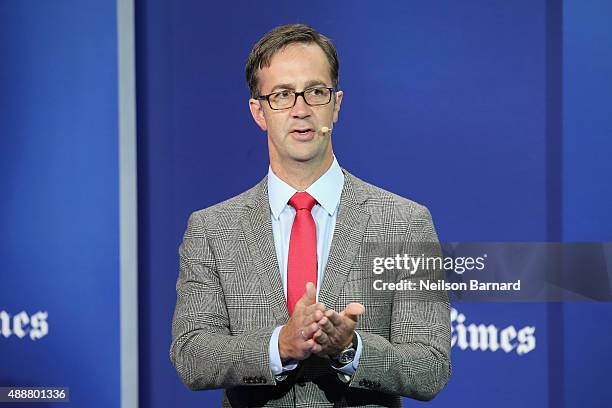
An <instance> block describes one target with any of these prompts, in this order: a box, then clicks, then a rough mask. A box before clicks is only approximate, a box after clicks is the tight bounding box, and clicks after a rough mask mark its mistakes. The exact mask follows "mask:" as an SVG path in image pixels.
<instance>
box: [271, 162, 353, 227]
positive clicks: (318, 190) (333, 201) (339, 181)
mask: <svg viewBox="0 0 612 408" xmlns="http://www.w3.org/2000/svg"><path fill="white" fill-rule="evenodd" d="M343 187H344V174H343V173H342V170H341V169H340V165H339V164H338V161H337V160H336V156H334V161H333V162H332V165H331V166H330V167H329V169H327V171H326V172H325V173H324V174H323V175H322V176H321V177H319V178H318V179H317V180H316V181H315V182H314V183H312V185H311V186H310V187H308V188H307V189H306V192H307V193H308V194H310V195H311V196H313V197H314V199H315V200H317V203H319V204H320V205H321V207H323V209H324V210H325V211H326V212H327V213H328V214H329V215H334V213H335V212H336V209H337V208H338V204H339V203H340V195H341V194H342V188H343ZM296 192H297V190H296V189H294V188H293V187H291V186H290V185H289V184H287V183H285V182H284V181H283V180H281V179H280V178H278V176H277V175H276V174H274V172H273V171H272V167H269V168H268V201H269V203H270V210H271V211H272V215H273V216H274V218H275V219H278V217H280V214H281V212H283V210H284V209H285V206H286V205H287V202H288V201H289V199H290V198H291V197H292V196H293V194H295V193H296Z"/></svg>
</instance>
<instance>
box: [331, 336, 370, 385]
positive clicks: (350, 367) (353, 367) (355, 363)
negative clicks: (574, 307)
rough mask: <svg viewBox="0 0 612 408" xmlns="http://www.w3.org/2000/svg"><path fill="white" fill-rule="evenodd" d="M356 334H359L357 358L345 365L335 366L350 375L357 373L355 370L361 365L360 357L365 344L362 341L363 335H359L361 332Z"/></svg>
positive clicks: (337, 369)
mask: <svg viewBox="0 0 612 408" xmlns="http://www.w3.org/2000/svg"><path fill="white" fill-rule="evenodd" d="M355 334H356V335H357V350H355V358H354V359H353V361H352V362H350V363H348V364H347V365H345V366H343V367H339V368H336V367H333V368H334V369H336V371H339V372H341V373H344V374H348V375H353V374H355V371H357V367H358V366H359V359H360V358H361V351H362V350H363V344H362V342H361V336H360V335H359V333H357V332H355Z"/></svg>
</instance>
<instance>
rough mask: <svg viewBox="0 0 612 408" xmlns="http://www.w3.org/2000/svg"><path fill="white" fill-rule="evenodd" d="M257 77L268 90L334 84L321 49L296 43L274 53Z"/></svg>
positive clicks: (315, 45)
mask: <svg viewBox="0 0 612 408" xmlns="http://www.w3.org/2000/svg"><path fill="white" fill-rule="evenodd" d="M258 77H259V80H260V84H261V85H263V86H265V87H279V86H281V85H286V86H287V87H301V86H312V85H318V84H321V85H326V84H331V67H330V65H329V61H328V60H327V57H326V55H325V53H324V52H323V50H322V49H321V47H319V45H317V44H315V43H308V44H306V43H294V44H289V45H288V46H286V47H284V48H283V49H281V50H279V51H277V52H276V53H274V55H272V58H270V64H269V66H266V67H261V68H260V69H259V71H258Z"/></svg>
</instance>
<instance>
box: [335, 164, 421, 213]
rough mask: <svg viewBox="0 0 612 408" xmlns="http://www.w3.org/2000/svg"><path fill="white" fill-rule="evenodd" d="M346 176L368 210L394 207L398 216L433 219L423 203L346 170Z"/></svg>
mask: <svg viewBox="0 0 612 408" xmlns="http://www.w3.org/2000/svg"><path fill="white" fill-rule="evenodd" d="M345 176H346V177H347V179H348V181H349V182H350V183H351V186H352V188H353V190H354V192H355V197H356V198H357V199H358V201H360V202H361V203H362V206H363V207H364V208H365V209H366V210H367V211H368V212H371V211H372V212H381V211H385V210H386V209H392V210H393V212H394V214H395V215H396V217H400V218H415V217H416V218H426V219H431V214H430V213H429V210H428V209H427V207H426V206H424V205H423V204H420V203H418V202H416V201H414V200H412V199H409V198H406V197H402V196H400V195H398V194H395V193H393V192H391V191H387V190H385V189H383V188H380V187H378V186H375V185H373V184H371V183H368V182H366V181H363V180H361V179H360V178H358V177H356V176H354V175H352V174H350V173H348V172H345Z"/></svg>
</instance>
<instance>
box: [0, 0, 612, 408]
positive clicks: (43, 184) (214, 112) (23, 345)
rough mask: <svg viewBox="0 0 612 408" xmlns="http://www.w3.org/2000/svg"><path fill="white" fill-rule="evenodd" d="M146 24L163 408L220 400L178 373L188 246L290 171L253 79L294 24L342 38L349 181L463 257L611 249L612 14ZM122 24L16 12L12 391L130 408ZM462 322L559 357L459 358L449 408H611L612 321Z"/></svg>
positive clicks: (8, 279) (143, 255)
mask: <svg viewBox="0 0 612 408" xmlns="http://www.w3.org/2000/svg"><path fill="white" fill-rule="evenodd" d="M135 5H136V47H135V53H136V62H137V72H136V74H137V112H138V196H139V201H138V206H139V219H138V228H139V231H138V233H139V237H140V239H139V254H138V256H139V266H140V267H139V294H138V296H139V321H140V326H139V330H140V339H139V347H140V352H139V357H140V369H139V376H140V379H139V380H140V389H139V392H140V405H141V406H143V407H152V408H162V407H164V408H165V407H169V406H185V407H190V406H193V407H199V406H210V405H214V406H218V404H219V402H220V400H221V392H220V391H206V392H191V391H188V390H187V389H186V388H185V387H184V386H183V385H182V384H181V382H180V380H179V378H178V376H177V374H176V373H175V371H174V368H173V367H172V365H171V363H170V361H169V358H168V349H169V345H170V339H171V333H170V326H171V319H172V312H173V308H174V304H175V296H176V295H175V282H176V278H177V275H178V254H177V248H178V245H179V243H180V241H181V238H182V234H183V232H184V229H185V226H186V221H187V217H188V215H189V214H190V213H191V212H192V211H194V210H197V209H200V208H203V207H207V206H209V205H212V204H214V203H217V202H219V201H221V200H224V199H226V198H229V197H231V196H233V195H236V194H238V193H240V192H242V191H244V190H245V189H247V188H249V187H251V186H252V185H253V184H255V183H256V182H257V181H259V180H260V179H261V177H263V176H264V174H265V172H266V170H267V165H268V159H267V147H266V136H265V134H264V133H262V132H261V131H260V130H259V128H258V127H257V126H256V125H255V124H254V123H253V121H252V119H251V118H250V114H249V112H248V90H247V86H246V82H245V79H244V64H245V62H246V58H247V56H248V53H249V51H250V49H251V47H252V45H253V43H254V42H255V41H256V40H257V39H258V38H260V37H261V36H262V35H263V34H264V33H265V32H267V31H268V30H270V29H271V28H272V27H274V26H277V25H280V24H286V23H292V22H302V23H307V24H311V25H313V26H314V27H315V28H317V29H318V30H320V31H321V32H323V33H324V34H326V35H328V36H329V37H331V38H332V40H333V41H334V42H335V44H336V46H337V48H338V51H339V56H340V87H341V88H342V89H343V90H344V92H345V98H344V103H343V106H342V111H341V114H340V120H339V123H338V124H337V126H336V127H335V129H334V148H335V152H336V155H337V157H338V160H339V162H340V164H341V165H342V166H343V167H345V168H347V169H348V170H349V171H351V172H352V173H354V174H355V175H357V176H359V177H361V178H363V179H365V180H367V181H369V182H372V183H374V184H376V185H379V186H381V187H383V188H386V189H388V190H391V191H394V192H396V193H398V194H400V195H403V196H406V197H409V198H412V199H414V200H416V201H419V202H421V203H423V204H425V205H427V206H428V207H429V209H430V210H431V212H432V214H433V217H434V222H435V224H436V227H437V229H438V233H439V236H440V239H441V240H443V241H468V240H471V241H612V211H610V209H611V208H612V183H610V178H611V177H610V176H612V160H610V157H612V139H611V138H610V135H611V134H612V107H611V106H612V105H611V104H610V103H609V101H610V100H611V99H612V75H610V73H611V72H612V28H611V27H612V5H611V4H610V2H608V1H606V0H585V1H577V0H566V1H563V2H562V1H560V0H557V1H554V0H529V1H528V0H519V1H512V2H505V1H497V2H491V1H485V0H472V1H464V2H454V1H448V0H444V1H438V2H394V1H380V2H377V3H373V2H371V1H351V2H326V1H311V2H309V3H308V4H302V5H298V4H295V3H290V2H285V1H280V0H274V1H272V0H271V1H268V2H265V3H262V2H259V3H253V2H244V3H243V4H239V5H237V4H234V3H230V2H221V3H206V4H205V3H203V2H199V1H193V0H192V1H182V2H175V3H173V2H170V1H162V0H144V1H140V2H136V4H135ZM116 11H117V10H116V7H115V2H103V1H97V0H94V1H90V2H87V4H85V3H83V2H78V1H74V0H60V1H55V2H35V1H24V0H21V1H6V2H2V4H0V55H1V56H2V57H1V58H2V59H1V62H0V89H1V90H2V91H1V92H0V141H1V149H0V174H2V176H3V182H2V184H1V185H0V197H2V200H1V201H0V220H1V223H0V225H2V231H3V233H2V234H0V270H1V274H2V275H1V277H2V279H1V283H0V360H1V364H0V386H6V385H22V386H23V385H47V386H48V385H56V386H68V387H71V397H72V401H73V402H72V406H75V407H114V406H119V404H120V403H119V401H120V398H119V397H120V355H119V353H120V351H119V350H120V349H119V338H120V337H119V336H120V332H119V307H120V305H119V199H120V197H119V174H118V142H117V140H118V130H117V127H118V121H117V109H118V104H117V97H118V94H117V77H118V76H117V23H116ZM453 306H454V308H455V310H456V312H457V316H460V315H461V316H460V317H458V319H459V320H461V319H463V320H462V321H461V322H460V321H459V320H457V321H455V322H453V327H454V329H455V330H461V328H460V326H461V325H469V324H477V325H478V324H485V325H489V324H493V325H495V326H496V327H497V328H498V329H499V330H503V329H506V328H510V330H516V331H520V330H521V329H526V328H527V329H530V328H534V329H535V338H536V343H535V347H534V348H532V349H531V350H529V351H528V352H527V353H523V354H520V353H519V352H518V351H517V349H513V350H512V351H511V352H507V353H506V352H504V351H501V350H498V351H495V352H493V351H490V350H485V351H481V350H478V351H474V350H472V349H471V348H469V347H468V348H465V347H462V346H461V345H460V344H456V345H455V346H454V347H453V354H452V359H453V361H452V362H453V376H452V377H451V380H450V382H449V384H448V386H447V388H446V389H445V390H443V391H442V393H441V394H440V395H439V396H438V397H437V398H436V399H435V400H434V401H432V402H431V403H429V406H433V407H435V406H449V405H450V404H454V405H457V404H458V405H459V406H473V407H488V406H496V407H511V406H512V407H515V406H517V405H520V406H528V407H542V406H549V407H554V408H558V407H562V408H563V407H583V406H593V407H597V406H607V405H609V401H612V387H609V385H608V383H609V380H608V379H607V367H608V365H609V364H610V363H611V362H612V349H611V348H610V347H609V345H610V344H612V325H610V322H612V307H611V305H610V304H609V303H600V304H596V303H582V304H577V303H575V304H569V303H566V304H562V303H549V304H547V303H513V304H501V303H496V304H492V303H488V304H484V303H480V304H475V303H464V304H454V305H453ZM20 327H21V328H22V329H23V330H20ZM421 404H422V403H420V402H416V401H408V400H406V405H409V406H418V405H421ZM41 406H42V405H41ZM58 406H59V405H58Z"/></svg>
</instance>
